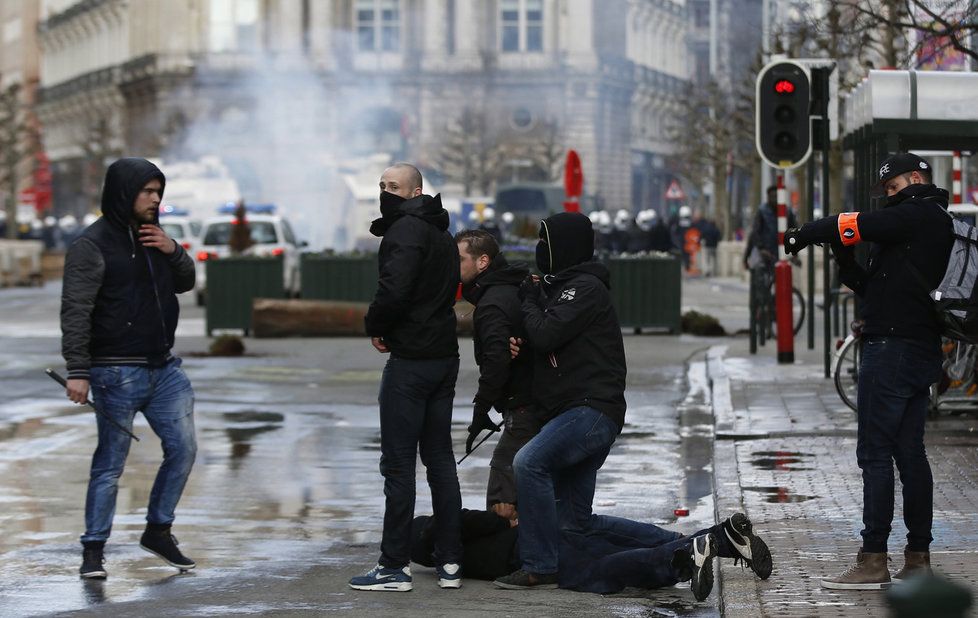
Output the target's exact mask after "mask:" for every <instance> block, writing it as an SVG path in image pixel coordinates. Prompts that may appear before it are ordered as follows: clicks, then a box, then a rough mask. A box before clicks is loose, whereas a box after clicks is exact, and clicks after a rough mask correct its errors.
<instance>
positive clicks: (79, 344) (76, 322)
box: [61, 238, 105, 380]
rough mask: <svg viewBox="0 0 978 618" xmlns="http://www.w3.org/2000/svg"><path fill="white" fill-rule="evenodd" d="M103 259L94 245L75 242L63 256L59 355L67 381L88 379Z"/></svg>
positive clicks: (85, 239) (85, 240) (103, 272)
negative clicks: (93, 316) (62, 359)
mask: <svg viewBox="0 0 978 618" xmlns="http://www.w3.org/2000/svg"><path fill="white" fill-rule="evenodd" d="M104 275H105V260H104V259H103V258H102V252H101V251H100V250H99V248H98V247H97V246H95V243H93V242H92V241H90V240H88V239H87V238H80V239H78V240H76V241H75V242H74V243H73V244H72V245H71V248H70V249H68V255H66V256H65V273H64V282H63V284H62V288H61V355H62V356H64V359H65V365H66V367H67V369H68V378H69V379H80V380H87V379H88V377H89V369H90V368H91V364H92V356H91V350H90V349H89V343H90V342H91V339H92V311H93V310H94V308H95V298H96V297H97V296H98V291H99V289H100V288H101V287H102V279H103V276H104Z"/></svg>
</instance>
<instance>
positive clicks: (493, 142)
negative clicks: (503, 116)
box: [437, 107, 503, 195]
mask: <svg viewBox="0 0 978 618" xmlns="http://www.w3.org/2000/svg"><path fill="white" fill-rule="evenodd" d="M502 160H503V157H502V153H501V149H500V144H499V142H498V140H497V138H496V136H495V134H494V133H493V132H492V131H491V129H490V127H489V119H488V117H487V115H486V113H485V111H484V110H482V109H477V108H473V107H466V108H464V109H463V110H462V113H461V114H459V116H458V118H456V119H454V120H452V121H450V122H449V123H448V125H447V126H446V131H445V138H444V141H443V142H442V145H441V149H440V151H439V152H438V153H437V161H438V164H439V165H440V166H441V168H442V170H443V172H444V173H445V176H446V177H448V178H449V179H451V180H453V181H455V182H458V183H459V184H461V185H462V187H463V190H464V191H465V194H466V195H472V192H473V190H475V189H478V190H479V191H481V192H482V193H483V194H487V193H489V190H490V189H491V188H492V185H493V183H494V182H495V180H496V177H497V176H498V174H499V172H500V169H501V167H502Z"/></svg>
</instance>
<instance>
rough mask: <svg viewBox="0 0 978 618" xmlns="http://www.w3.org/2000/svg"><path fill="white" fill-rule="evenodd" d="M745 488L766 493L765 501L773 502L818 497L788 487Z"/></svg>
mask: <svg viewBox="0 0 978 618" xmlns="http://www.w3.org/2000/svg"><path fill="white" fill-rule="evenodd" d="M743 489H744V491H750V492H755V493H762V494H766V495H765V496H764V501H765V502H770V503H771V504H787V503H790V502H807V501H808V500H814V499H815V498H818V496H805V495H802V494H796V493H793V492H792V491H791V490H790V489H788V488H787V487H744V488H743Z"/></svg>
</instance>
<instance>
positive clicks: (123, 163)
mask: <svg viewBox="0 0 978 618" xmlns="http://www.w3.org/2000/svg"><path fill="white" fill-rule="evenodd" d="M154 178H155V179H157V180H159V181H160V195H161V196H162V195H163V189H165V188H166V177H165V176H164V175H163V172H161V171H160V168H158V167H156V166H155V165H153V164H152V163H150V162H149V161H147V160H146V159H139V158H136V157H127V158H124V159H119V160H118V161H116V162H115V163H113V164H112V165H110V166H109V169H108V170H106V172H105V185H104V186H103V187H102V216H104V217H105V218H106V219H108V220H109V221H110V222H111V223H112V224H113V225H115V226H121V227H128V226H129V222H130V220H131V219H132V207H133V204H135V203H136V197H138V196H139V192H140V191H142V189H143V187H145V186H146V183H148V182H149V181H150V180H153V179H154ZM159 217H160V213H159V212H157V213H156V222H157V223H159Z"/></svg>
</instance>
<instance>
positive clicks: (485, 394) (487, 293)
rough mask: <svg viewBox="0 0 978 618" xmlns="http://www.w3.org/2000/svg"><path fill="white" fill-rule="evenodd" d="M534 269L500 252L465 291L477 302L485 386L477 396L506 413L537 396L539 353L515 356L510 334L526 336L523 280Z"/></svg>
mask: <svg viewBox="0 0 978 618" xmlns="http://www.w3.org/2000/svg"><path fill="white" fill-rule="evenodd" d="M528 274H529V271H527V269H526V267H525V266H522V265H510V264H509V263H508V262H507V261H506V258H505V257H504V256H503V255H502V254H501V253H500V254H498V255H496V257H494V258H493V259H492V262H490V263H489V268H487V269H486V270H485V271H483V272H482V273H480V274H479V276H478V277H476V278H475V280H474V281H472V282H471V283H468V284H466V285H464V286H462V297H463V298H465V300H467V301H469V302H470V303H472V304H473V305H475V313H474V315H473V318H472V321H473V326H474V327H475V328H474V330H475V332H474V334H473V343H474V349H475V362H476V364H477V365H479V391H478V392H477V393H476V395H475V402H476V403H478V404H481V405H483V406H485V407H486V408H490V407H493V406H494V407H495V408H496V410H498V411H499V412H500V413H503V412H505V411H506V410H511V409H513V408H518V407H521V406H525V405H529V404H530V403H532V402H533V355H532V352H531V350H530V349H527V350H526V353H525V354H520V355H519V356H517V357H516V358H510V352H509V338H510V337H519V338H520V339H523V340H525V339H526V331H524V330H523V310H522V308H521V306H520V299H519V294H518V292H519V285H520V283H522V282H523V279H525V278H526V276H527V275H528Z"/></svg>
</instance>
